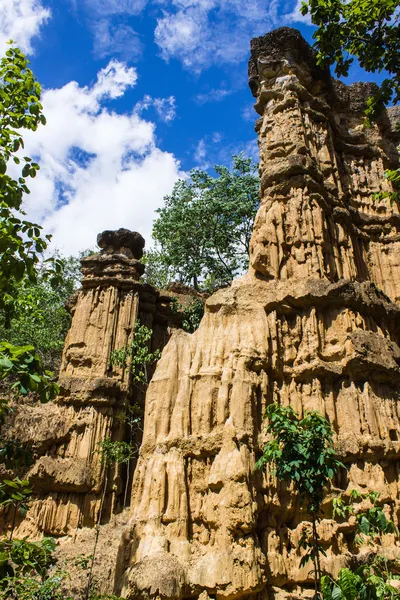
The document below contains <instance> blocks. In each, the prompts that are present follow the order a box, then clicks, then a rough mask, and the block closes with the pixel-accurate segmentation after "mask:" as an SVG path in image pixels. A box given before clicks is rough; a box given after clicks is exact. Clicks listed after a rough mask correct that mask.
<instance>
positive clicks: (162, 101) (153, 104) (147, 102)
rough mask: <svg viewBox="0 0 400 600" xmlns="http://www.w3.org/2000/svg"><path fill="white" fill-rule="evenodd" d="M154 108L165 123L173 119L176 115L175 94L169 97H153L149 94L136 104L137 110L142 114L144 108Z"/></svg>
mask: <svg viewBox="0 0 400 600" xmlns="http://www.w3.org/2000/svg"><path fill="white" fill-rule="evenodd" d="M149 108H154V110H155V111H156V113H157V115H158V117H159V119H160V120H161V121H164V123H169V122H170V121H173V119H175V116H176V102H175V98H174V96H169V97H168V98H152V97H151V96H149V95H148V94H146V96H145V97H144V98H143V100H140V102H138V103H137V104H136V106H135V112H136V113H137V114H141V113H142V112H143V111H144V110H147V109H149Z"/></svg>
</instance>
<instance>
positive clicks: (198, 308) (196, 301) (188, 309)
mask: <svg viewBox="0 0 400 600" xmlns="http://www.w3.org/2000/svg"><path fill="white" fill-rule="evenodd" d="M171 308H172V310H173V311H174V312H179V313H180V314H181V315H182V329H184V330H185V331H188V332H189V333H194V332H195V331H196V329H198V328H199V325H200V322H201V320H202V318H203V316H204V300H202V299H201V298H193V299H192V300H191V301H190V302H189V304H187V305H186V306H184V305H183V304H181V303H180V302H179V301H178V298H176V297H175V296H174V297H173V298H172V302H171Z"/></svg>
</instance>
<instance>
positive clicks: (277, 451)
mask: <svg viewBox="0 0 400 600" xmlns="http://www.w3.org/2000/svg"><path fill="white" fill-rule="evenodd" d="M266 415H267V418H268V426H267V430H266V433H267V434H268V435H269V436H271V437H272V439H271V441H268V442H267V443H266V445H265V447H264V452H263V454H262V456H261V458H260V459H259V460H258V461H257V463H256V468H257V469H265V467H267V466H268V465H270V464H272V465H273V466H274V468H275V473H276V476H277V478H278V480H280V481H287V482H290V483H292V484H293V487H294V490H295V491H296V492H298V493H299V494H300V498H301V499H302V500H303V501H304V502H305V504H306V508H307V511H308V513H309V515H310V517H311V522H312V533H311V537H312V543H311V546H310V545H309V542H308V536H307V534H306V533H305V535H304V536H303V537H302V539H301V540H300V547H303V548H306V549H307V550H308V552H307V554H306V555H305V556H304V558H303V560H302V564H305V563H306V562H307V560H309V559H312V561H313V563H314V582H315V597H316V598H318V597H319V593H320V591H321V577H322V572H321V565H320V554H321V553H322V554H324V550H323V548H322V547H321V544H320V542H319V536H318V531H317V523H318V520H319V518H320V514H321V505H322V500H323V496H324V492H325V489H326V488H327V487H328V486H329V484H330V482H331V480H332V479H333V477H334V475H335V473H336V471H337V469H338V468H339V467H340V466H343V465H342V463H341V462H340V461H339V460H337V458H335V451H334V448H333V439H332V436H333V431H332V427H331V425H330V423H329V422H328V421H327V420H326V419H325V418H324V417H322V415H320V414H319V413H318V412H317V411H309V412H306V413H305V415H304V417H303V418H302V419H301V418H299V416H298V415H297V413H296V412H295V411H294V410H293V408H292V407H290V406H281V405H279V404H271V405H269V406H268V408H267V411H266Z"/></svg>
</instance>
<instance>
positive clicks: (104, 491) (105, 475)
mask: <svg viewBox="0 0 400 600" xmlns="http://www.w3.org/2000/svg"><path fill="white" fill-rule="evenodd" d="M107 483H108V465H106V468H105V474H104V487H103V493H102V495H101V501H100V510H99V516H98V517H97V523H96V536H95V539H94V546H93V554H92V562H91V563H90V569H89V575H88V582H87V588H86V594H85V600H89V596H90V589H91V587H92V578H93V566H94V561H95V558H96V550H97V544H98V541H99V535H100V523H101V515H102V512H103V506H104V499H105V496H106V491H107Z"/></svg>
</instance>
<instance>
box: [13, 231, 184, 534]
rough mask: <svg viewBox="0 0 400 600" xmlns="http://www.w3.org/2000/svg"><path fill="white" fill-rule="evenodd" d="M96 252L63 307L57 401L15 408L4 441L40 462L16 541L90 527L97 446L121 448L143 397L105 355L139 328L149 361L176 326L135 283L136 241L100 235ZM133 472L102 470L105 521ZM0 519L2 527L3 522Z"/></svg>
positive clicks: (95, 504)
mask: <svg viewBox="0 0 400 600" xmlns="http://www.w3.org/2000/svg"><path fill="white" fill-rule="evenodd" d="M98 244H99V246H100V247H101V251H100V253H98V254H94V255H91V256H88V257H86V258H83V259H82V271H83V280H82V287H81V289H80V290H79V291H78V292H77V293H76V295H75V298H74V299H73V301H72V302H71V311H72V315H73V316H72V324H71V328H70V331H69V333H68V335H67V338H66V342H65V347H64V352H63V357H62V363H61V369H60V375H59V384H60V387H61V393H60V396H59V397H58V398H57V400H56V401H55V402H54V403H50V404H48V405H40V404H39V405H26V404H22V405H17V406H16V407H15V410H14V414H13V428H12V431H11V434H12V436H14V437H16V438H17V439H19V440H20V441H21V442H31V441H32V440H34V446H35V453H36V455H37V456H38V459H37V460H36V462H35V464H34V465H33V467H32V468H31V469H30V471H29V472H28V473H27V474H26V476H27V477H28V478H29V480H30V482H31V484H32V486H33V489H34V491H35V496H34V501H33V503H32V505H31V508H30V510H29V511H28V514H27V516H26V518H25V519H24V520H23V521H22V522H21V523H20V525H19V527H18V529H17V535H18V536H23V535H28V534H29V535H30V536H34V537H37V536H40V535H42V534H45V535H53V536H65V535H67V534H74V533H75V532H76V530H77V529H79V528H81V527H93V525H94V524H95V523H97V521H98V519H99V511H100V506H101V496H102V491H103V484H104V482H105V466H104V465H103V464H102V461H101V454H100V452H99V443H100V442H102V441H104V440H105V439H107V438H110V439H112V440H113V441H121V440H126V439H128V432H127V425H126V422H125V420H124V418H123V416H124V414H125V413H126V411H127V409H128V407H129V406H131V405H133V404H136V405H139V406H142V407H143V402H144V397H143V388H142V387H141V386H137V385H136V386H135V385H134V384H133V381H132V374H131V372H130V369H129V368H126V369H122V368H120V367H112V366H111V364H110V356H111V352H112V351H113V350H114V349H120V348H124V347H125V346H126V345H127V344H128V343H129V341H130V340H131V339H132V336H133V332H134V327H135V323H136V321H137V319H139V320H140V323H141V324H143V325H146V326H148V327H149V328H151V329H152V331H153V336H152V340H151V343H150V347H151V350H153V351H154V350H155V349H157V348H158V349H161V348H163V347H164V345H165V343H166V342H167V340H168V337H169V332H170V329H171V328H172V329H173V328H174V327H176V326H178V325H179V323H180V317H179V314H176V312H174V311H172V310H171V306H170V305H171V297H170V296H168V295H164V296H163V295H162V294H160V293H159V292H158V291H157V290H155V289H154V288H153V287H152V286H150V285H147V284H142V283H141V282H140V276H141V275H142V274H143V271H144V265H143V264H142V263H141V262H140V258H141V257H142V255H143V247H144V239H143V238H142V236H141V235H140V234H138V233H135V232H130V231H128V230H123V229H121V230H119V231H117V232H110V231H106V232H103V233H102V234H100V235H99V237H98ZM135 442H136V443H139V442H140V440H139V439H138V440H135ZM134 464H135V462H134V461H131V463H130V465H129V469H128V470H127V468H126V466H125V465H119V466H117V467H115V468H111V469H110V471H111V472H110V473H109V477H108V485H107V490H106V495H105V503H104V507H103V509H102V515H101V516H102V520H103V521H105V522H107V521H108V520H109V518H110V516H111V515H112V514H114V513H116V512H119V511H121V509H122V508H123V505H124V500H125V495H126V494H125V487H126V486H128V488H129V489H130V484H131V480H132V473H133V469H134ZM9 512H10V511H9ZM4 517H5V519H6V520H5V523H4V526H5V527H7V525H9V520H10V515H9V514H8V513H6V514H5V515H4Z"/></svg>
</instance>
